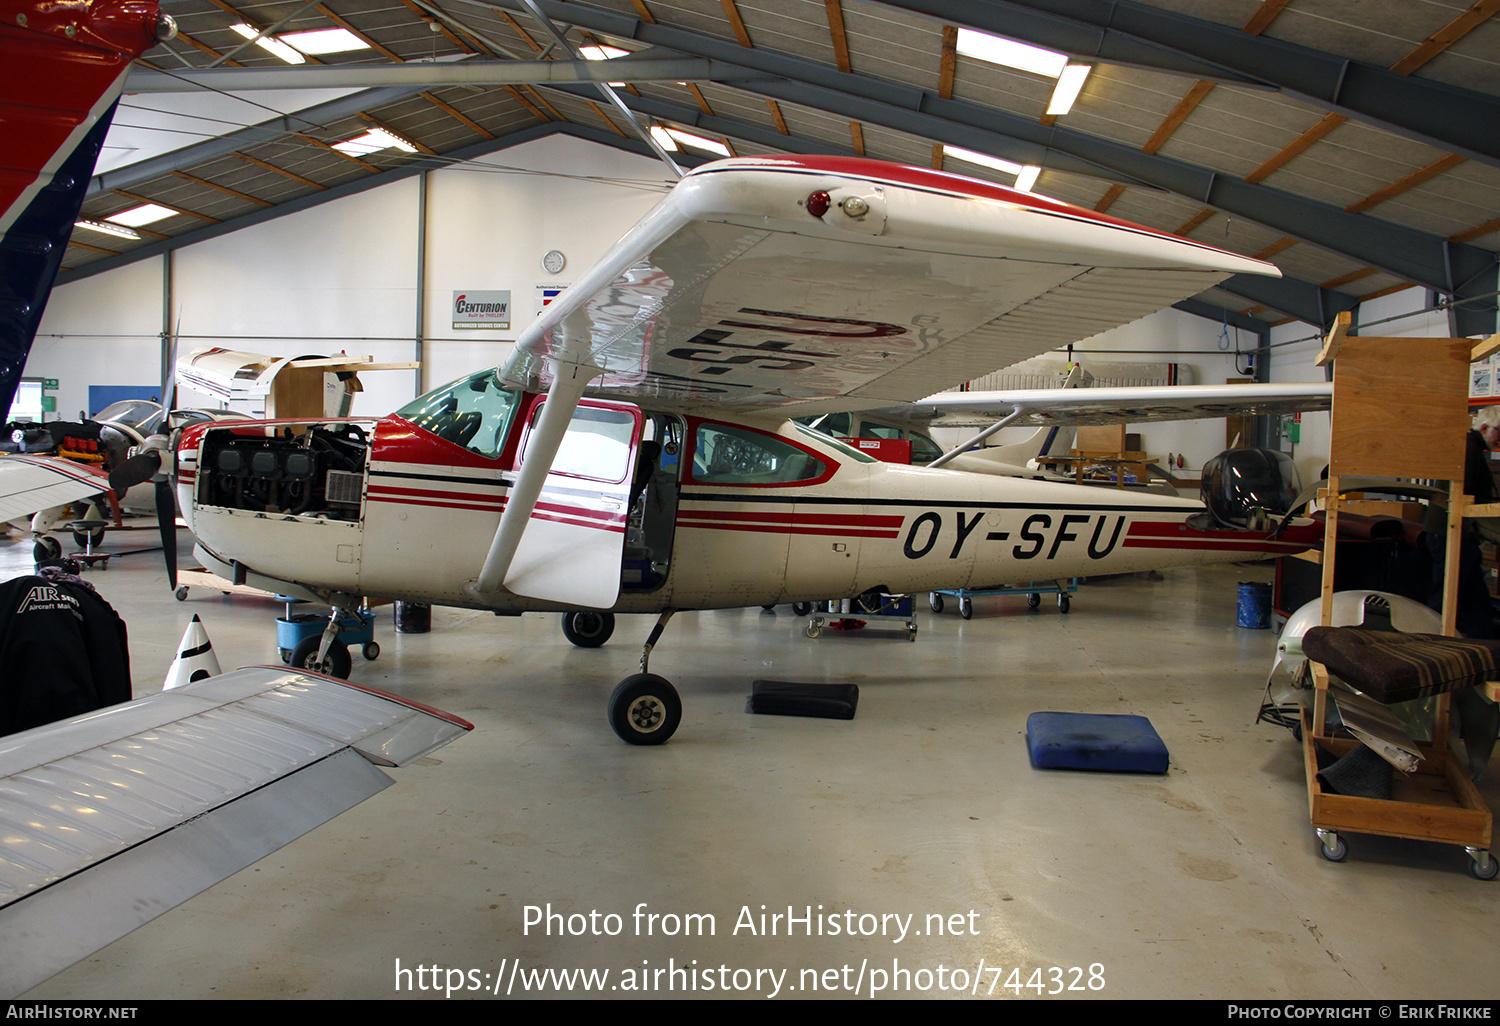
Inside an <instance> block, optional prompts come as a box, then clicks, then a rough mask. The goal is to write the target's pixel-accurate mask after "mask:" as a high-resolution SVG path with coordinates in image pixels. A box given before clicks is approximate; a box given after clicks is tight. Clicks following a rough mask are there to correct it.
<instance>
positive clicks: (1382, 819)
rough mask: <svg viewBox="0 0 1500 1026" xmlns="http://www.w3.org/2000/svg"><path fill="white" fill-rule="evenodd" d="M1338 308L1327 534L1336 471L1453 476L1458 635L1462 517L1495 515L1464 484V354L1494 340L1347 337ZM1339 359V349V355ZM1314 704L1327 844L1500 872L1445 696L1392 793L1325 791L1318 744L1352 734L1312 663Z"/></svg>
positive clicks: (1312, 757)
mask: <svg viewBox="0 0 1500 1026" xmlns="http://www.w3.org/2000/svg"><path fill="white" fill-rule="evenodd" d="M1348 326H1349V315H1348V314H1347V313H1346V314H1341V315H1340V316H1339V320H1338V323H1337V324H1336V326H1335V327H1334V330H1333V331H1332V332H1331V333H1330V334H1329V336H1328V339H1327V341H1326V343H1325V345H1324V347H1323V351H1322V353H1321V354H1320V355H1319V357H1318V364H1319V366H1326V365H1327V364H1328V363H1329V362H1333V364H1334V377H1333V413H1332V433H1331V438H1330V443H1329V468H1328V483H1327V487H1326V489H1324V490H1323V491H1322V492H1320V498H1321V499H1322V500H1323V503H1324V508H1325V509H1326V511H1327V530H1326V536H1327V537H1328V538H1336V537H1337V536H1338V516H1339V511H1340V509H1341V508H1343V507H1344V506H1345V505H1346V502H1345V500H1342V499H1341V497H1340V485H1339V482H1340V478H1342V477H1353V476H1358V477H1361V478H1369V477H1373V478H1388V479H1413V480H1425V481H1446V482H1448V526H1447V539H1448V544H1447V548H1446V557H1445V559H1446V561H1445V567H1444V581H1445V590H1444V595H1443V610H1442V623H1443V633H1444V634H1446V635H1449V636H1455V635H1456V634H1457V627H1456V624H1457V618H1458V604H1457V592H1458V562H1459V534H1460V530H1461V527H1462V524H1463V518H1464V517H1465V516H1473V515H1484V516H1493V515H1496V513H1497V512H1500V511H1497V510H1496V509H1495V508H1494V507H1490V506H1484V507H1481V506H1475V505H1474V504H1473V503H1472V502H1471V500H1470V497H1469V496H1467V495H1465V494H1464V493H1463V477H1464V450H1465V437H1466V434H1467V432H1468V428H1469V415H1468V389H1469V363H1470V361H1471V360H1472V359H1478V358H1482V357H1483V356H1487V355H1488V353H1489V352H1490V351H1491V349H1492V348H1493V346H1494V344H1495V342H1496V339H1494V338H1492V339H1490V340H1488V341H1487V342H1485V343H1481V344H1480V345H1479V346H1477V347H1476V346H1475V343H1474V342H1473V341H1472V340H1471V339H1465V338H1448V339H1442V338H1376V337H1368V336H1359V337H1348V336H1347V334H1346V333H1347V330H1348ZM1335 358H1336V359H1335ZM1334 563H1335V550H1334V547H1333V546H1327V545H1325V551H1324V555H1323V560H1322V601H1323V616H1322V623H1323V625H1324V626H1330V625H1331V619H1332V600H1333V580H1334ZM1313 682H1314V686H1315V688H1316V694H1315V699H1314V703H1313V708H1312V709H1311V710H1310V711H1308V712H1305V713H1304V714H1303V730H1302V745H1303V758H1304V763H1305V768H1306V773H1307V795H1308V807H1309V815H1310V818H1311V821H1312V826H1313V829H1314V830H1316V831H1317V834H1318V837H1319V840H1320V841H1321V842H1322V846H1323V847H1322V853H1323V856H1324V857H1325V858H1328V859H1330V860H1331V861H1335V862H1341V861H1343V859H1344V858H1345V857H1346V856H1347V855H1348V845H1347V844H1346V842H1345V841H1344V840H1343V839H1342V838H1340V837H1339V836H1338V834H1339V831H1349V832H1352V833H1362V834H1376V835H1381V836H1387V837H1404V838H1410V839H1415V840H1425V841H1438V842H1442V843H1447V844H1457V845H1462V846H1463V847H1464V848H1465V849H1466V850H1467V851H1468V853H1469V855H1470V859H1471V864H1470V871H1471V872H1472V873H1473V874H1474V875H1475V876H1477V877H1479V878H1481V879H1492V878H1493V877H1494V876H1495V875H1496V874H1497V872H1500V862H1497V860H1495V859H1494V858H1492V857H1491V856H1490V854H1489V848H1490V844H1491V835H1492V831H1493V824H1494V817H1493V814H1492V813H1491V811H1490V809H1489V807H1488V806H1487V805H1486V804H1485V802H1484V799H1483V798H1482V797H1481V796H1480V795H1479V792H1478V791H1477V790H1476V789H1475V787H1474V785H1473V784H1472V782H1470V780H1469V778H1468V774H1467V771H1466V767H1465V765H1464V761H1463V760H1462V759H1460V758H1458V757H1457V756H1456V753H1454V752H1453V751H1452V750H1451V749H1450V747H1449V739H1448V696H1447V695H1443V696H1441V697H1440V698H1439V700H1438V703H1437V713H1436V717H1435V720H1434V724H1433V738H1432V743H1431V744H1430V745H1427V746H1422V748H1421V754H1422V760H1421V763H1420V764H1419V765H1418V767H1417V770H1416V772H1415V773H1412V774H1410V775H1409V776H1408V775H1403V774H1401V773H1399V772H1398V773H1397V774H1396V776H1397V780H1396V784H1395V787H1394V788H1393V794H1392V797H1391V798H1390V799H1389V800H1382V799H1373V798H1357V797H1350V796H1347V795H1337V794H1332V793H1325V792H1324V791H1323V789H1322V787H1321V786H1320V785H1319V783H1318V780H1317V774H1318V764H1317V756H1316V754H1315V745H1321V746H1323V747H1324V748H1326V749H1328V750H1329V751H1331V752H1333V753H1334V754H1335V755H1343V754H1344V753H1346V752H1348V751H1350V750H1352V749H1353V748H1355V747H1356V746H1357V745H1358V742H1355V741H1349V740H1346V739H1342V738H1336V737H1331V736H1329V735H1328V734H1327V722H1328V701H1329V695H1328V673H1327V671H1326V669H1325V668H1324V667H1323V666H1322V665H1320V664H1318V663H1314V664H1313Z"/></svg>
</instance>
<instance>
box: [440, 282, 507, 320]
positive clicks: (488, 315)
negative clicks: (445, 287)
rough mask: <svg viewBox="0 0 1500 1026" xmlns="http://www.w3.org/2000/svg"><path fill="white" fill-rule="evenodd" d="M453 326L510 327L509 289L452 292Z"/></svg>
mask: <svg viewBox="0 0 1500 1026" xmlns="http://www.w3.org/2000/svg"><path fill="white" fill-rule="evenodd" d="M453 326H454V327H455V328H508V327H510V290H509V289H505V290H504V291H498V292H497V291H478V290H475V289H469V290H467V291H462V292H460V291H455V292H454V293H453Z"/></svg>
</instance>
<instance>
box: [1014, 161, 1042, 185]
mask: <svg viewBox="0 0 1500 1026" xmlns="http://www.w3.org/2000/svg"><path fill="white" fill-rule="evenodd" d="M1041 173H1042V169H1041V168H1039V167H1037V166H1036V165H1035V164H1027V165H1026V166H1025V167H1023V168H1021V173H1020V174H1018V175H1016V188H1017V189H1019V190H1021V191H1022V192H1030V191H1031V187H1032V186H1033V185H1035V184H1036V176H1037V175H1039V174H1041Z"/></svg>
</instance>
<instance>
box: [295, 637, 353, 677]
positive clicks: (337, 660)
mask: <svg viewBox="0 0 1500 1026" xmlns="http://www.w3.org/2000/svg"><path fill="white" fill-rule="evenodd" d="M322 640H323V635H321V634H314V635H311V636H310V637H306V638H303V639H302V640H301V641H299V642H297V647H296V648H294V649H292V658H291V659H289V660H287V662H289V663H290V664H291V665H292V667H293V668H294V669H298V670H311V671H312V672H313V673H321V674H323V675H324V676H326V677H337V678H338V679H339V680H348V679H349V671H350V670H352V669H354V659H353V657H352V656H350V655H349V646H348V645H346V644H344V643H343V642H342V641H337V640H336V641H334V643H333V644H332V645H329V646H328V655H326V656H324V657H323V661H322V662H319V661H318V645H319V644H320V643H321V642H322Z"/></svg>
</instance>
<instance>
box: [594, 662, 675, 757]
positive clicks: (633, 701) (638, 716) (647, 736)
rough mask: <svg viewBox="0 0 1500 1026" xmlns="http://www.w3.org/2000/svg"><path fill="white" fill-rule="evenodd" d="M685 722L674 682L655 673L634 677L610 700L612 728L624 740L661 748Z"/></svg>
mask: <svg viewBox="0 0 1500 1026" xmlns="http://www.w3.org/2000/svg"><path fill="white" fill-rule="evenodd" d="M680 722H682V699H681V698H679V697H678V695H677V689H676V688H674V687H673V686H672V684H671V682H670V681H668V680H666V679H665V678H663V677H658V676H657V675H656V674H654V673H633V674H631V675H630V676H629V677H626V678H625V679H624V680H622V681H620V683H619V686H618V687H616V688H615V690H614V694H612V695H610V696H609V725H610V726H611V727H613V728H614V731H615V733H616V734H618V735H619V736H620V740H622V741H627V742H629V743H630V744H633V745H660V744H665V743H666V742H667V740H668V739H669V738H670V737H671V736H672V735H673V734H675V733H676V732H677V725H678V724H679V723H680Z"/></svg>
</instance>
